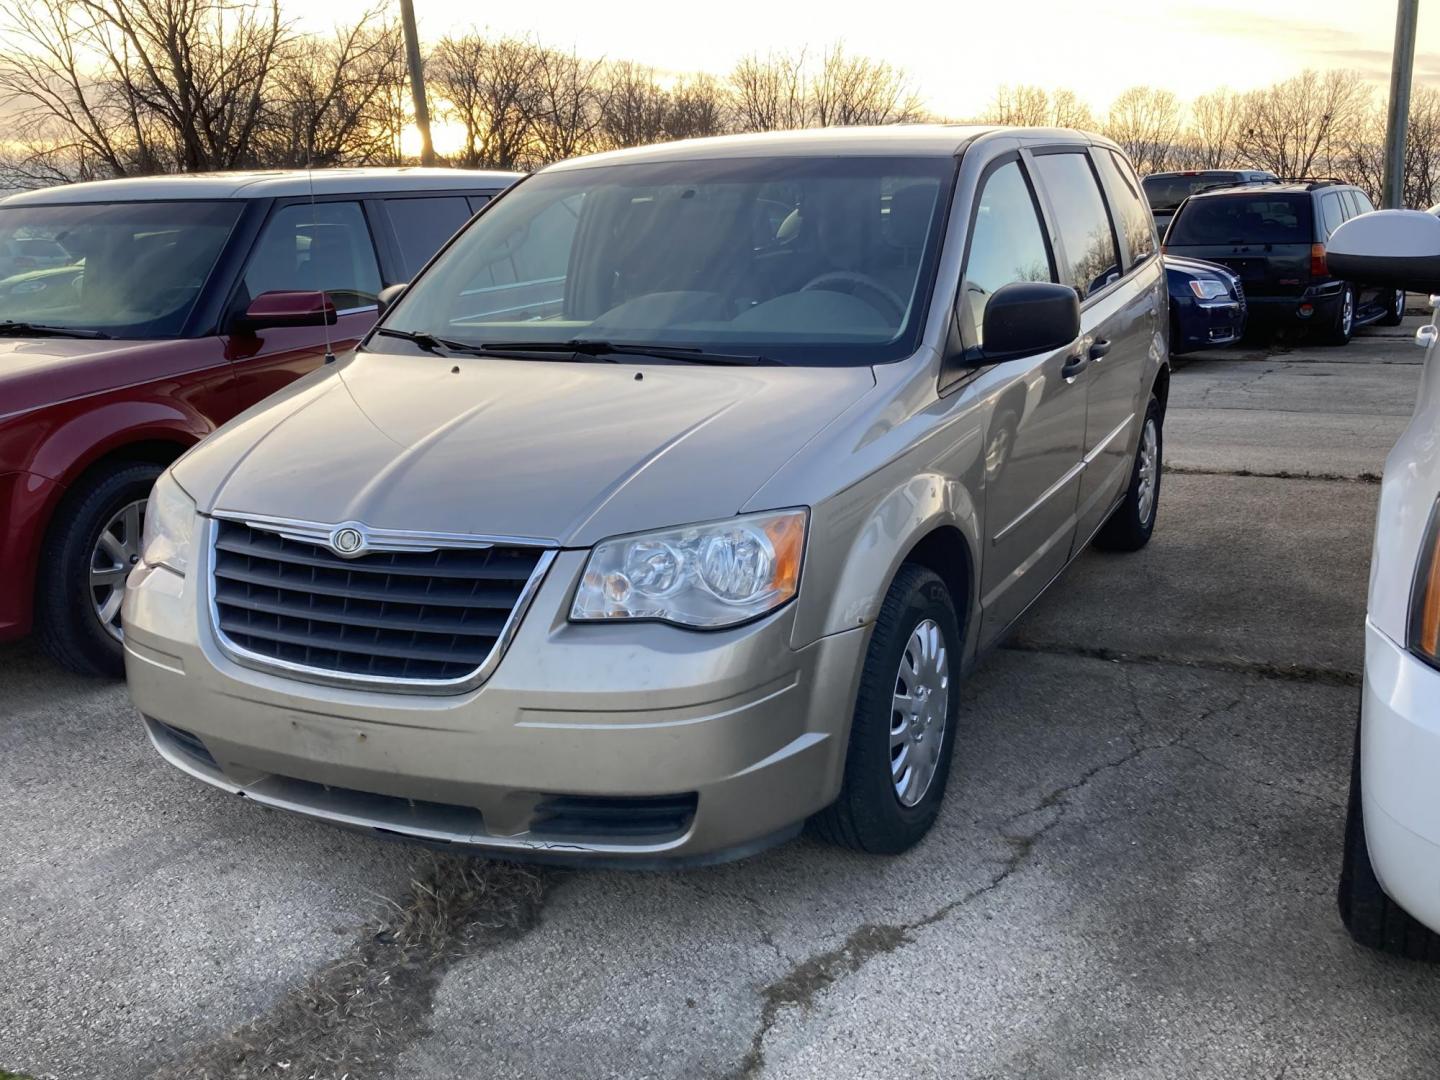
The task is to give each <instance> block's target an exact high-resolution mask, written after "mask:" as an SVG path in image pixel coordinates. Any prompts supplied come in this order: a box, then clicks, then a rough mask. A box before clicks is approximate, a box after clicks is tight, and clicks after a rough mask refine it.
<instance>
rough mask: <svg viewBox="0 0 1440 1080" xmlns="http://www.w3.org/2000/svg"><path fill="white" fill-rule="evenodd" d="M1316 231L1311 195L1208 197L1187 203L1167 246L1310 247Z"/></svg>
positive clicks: (1166, 240)
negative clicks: (1309, 244)
mask: <svg viewBox="0 0 1440 1080" xmlns="http://www.w3.org/2000/svg"><path fill="white" fill-rule="evenodd" d="M1312 231H1313V221H1312V217H1311V209H1310V196H1309V195H1207V196H1205V197H1204V198H1200V199H1192V200H1191V201H1190V202H1188V203H1186V204H1185V206H1184V208H1183V209H1182V210H1181V211H1180V213H1179V214H1177V215H1176V216H1175V220H1174V221H1172V222H1171V223H1170V231H1169V232H1168V233H1166V234H1165V244H1166V246H1167V247H1174V246H1176V245H1201V246H1206V245H1215V244H1221V245H1224V244H1308V243H1310V242H1311V237H1312Z"/></svg>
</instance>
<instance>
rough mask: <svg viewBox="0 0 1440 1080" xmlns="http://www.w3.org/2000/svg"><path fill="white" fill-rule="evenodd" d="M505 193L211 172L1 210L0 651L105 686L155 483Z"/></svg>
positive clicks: (492, 179)
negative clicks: (50, 663) (45, 657)
mask: <svg viewBox="0 0 1440 1080" xmlns="http://www.w3.org/2000/svg"><path fill="white" fill-rule="evenodd" d="M515 179H516V176H515V175H514V174H511V173H494V172H471V171H461V170H451V169H353V170H351V169H341V170H325V171H320V172H315V173H313V174H308V173H305V172H269V173H227V174H214V175H208V176H172V177H156V178H151V179H144V180H111V181H104V182H100V183H93V184H75V185H71V186H67V187H59V188H50V189H47V190H44V191H34V192H26V193H23V194H20V195H13V196H11V197H10V198H8V199H5V200H3V201H0V568H3V570H4V572H3V573H0V641H3V640H7V639H10V638H16V637H20V636H22V635H24V634H26V633H28V632H30V631H31V630H32V629H34V630H35V632H36V633H37V634H38V636H39V639H40V641H41V643H42V644H43V645H44V646H45V648H46V649H47V650H48V651H49V652H50V653H51V654H52V655H53V656H54V657H55V659H56V660H58V661H59V662H60V663H61V664H63V665H65V666H66V667H68V668H71V669H72V670H75V671H80V672H87V673H93V674H107V675H110V674H114V675H118V674H120V673H121V671H122V668H123V662H122V650H121V639H122V634H123V629H122V627H121V625H120V600H121V596H122V594H123V590H124V584H125V577H126V575H127V574H128V572H129V569H130V567H131V565H132V564H133V563H134V562H135V561H136V559H137V558H138V557H139V552H140V544H141V534H142V531H143V529H144V520H145V503H146V498H147V496H148V495H149V492H150V487H151V485H152V484H153V483H154V481H155V478H156V477H157V476H158V475H159V474H160V472H161V471H162V470H163V469H164V468H165V466H166V465H168V464H169V463H170V462H171V461H173V460H174V459H175V458H177V457H179V456H180V455H181V454H182V453H184V452H185V450H186V449H187V448H188V447H190V446H192V445H194V444H195V443H196V442H198V441H199V440H201V439H203V438H204V437H205V436H206V435H208V434H210V433H211V432H212V431H214V430H215V429H216V428H217V427H219V426H220V425H221V424H223V423H225V422H226V421H227V420H229V419H230V418H231V417H233V416H235V415H236V414H237V413H239V412H241V411H242V410H244V409H247V408H249V407H250V406H251V405H254V404H255V403H256V402H258V401H260V400H261V399H262V398H264V397H266V396H267V395H269V394H271V393H273V392H274V391H276V390H278V389H279V388H280V387H282V386H284V385H285V384H286V383H288V382H290V381H291V380H292V379H294V378H297V377H298V376H300V375H303V374H304V373H305V372H307V371H309V370H311V369H312V368H314V367H316V366H318V365H320V364H321V363H323V362H324V359H325V356H326V353H327V349H328V350H329V351H330V352H331V353H335V352H340V351H342V350H344V349H347V348H349V347H351V346H353V345H354V344H355V342H356V341H358V340H359V338H360V337H361V336H362V335H363V334H364V333H365V332H366V331H367V330H369V328H370V326H371V324H372V323H373V322H374V320H375V317H376V311H377V297H378V294H379V293H380V291H381V289H382V288H385V287H386V286H388V285H392V284H398V283H401V282H405V281H408V280H409V279H410V277H411V276H412V275H413V274H414V273H415V272H416V271H417V270H418V269H419V268H420V266H421V265H423V264H424V262H425V261H426V260H427V259H429V257H430V256H431V255H432V254H433V253H434V252H435V251H436V250H437V249H438V248H439V247H440V245H441V244H443V243H444V242H445V240H446V239H447V238H449V237H450V236H451V235H452V234H453V233H454V232H455V231H456V230H457V229H459V228H460V227H461V226H462V225H464V224H465V222H466V221H467V220H469V218H470V217H471V215H472V214H474V213H475V212H476V211H477V210H479V208H480V206H481V205H483V204H484V203H485V202H486V201H487V200H488V199H490V198H491V197H493V196H494V195H496V194H497V193H498V192H499V191H501V190H502V189H503V188H505V187H506V186H507V185H508V184H510V183H512V182H513V181H514V180H515ZM6 252H10V253H17V252H18V253H20V254H18V255H14V256H13V257H9V258H7V257H6V256H5V254H4V253H6ZM36 252H39V253H41V255H43V258H39V257H38V256H36V254H35V253H36ZM37 259H38V262H37Z"/></svg>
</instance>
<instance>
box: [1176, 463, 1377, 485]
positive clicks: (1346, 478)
mask: <svg viewBox="0 0 1440 1080" xmlns="http://www.w3.org/2000/svg"><path fill="white" fill-rule="evenodd" d="M1163 471H1164V472H1165V473H1167V474H1172V473H1173V474H1174V475H1176V476H1236V477H1241V478H1246V479H1254V480H1325V481H1329V482H1332V483H1340V484H1378V483H1380V474H1379V473H1373V472H1362V473H1356V474H1355V475H1353V476H1350V475H1348V474H1346V473H1333V472H1291V471H1289V470H1287V469H1276V470H1274V471H1273V472H1260V471H1258V470H1256V469H1207V468H1204V467H1203V466H1199V465H1169V464H1167V465H1165V466H1164V470H1163Z"/></svg>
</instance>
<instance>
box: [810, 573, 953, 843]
mask: <svg viewBox="0 0 1440 1080" xmlns="http://www.w3.org/2000/svg"><path fill="white" fill-rule="evenodd" d="M961 647H962V642H961V638H960V622H959V620H958V619H957V618H956V615H955V605H954V603H953V601H952V600H951V598H950V591H949V590H948V589H947V588H946V587H945V583H944V582H943V581H941V580H940V578H939V576H937V575H936V574H935V573H934V572H933V571H931V570H928V569H926V568H925V567H923V566H914V565H909V564H907V565H905V566H902V567H901V568H900V572H899V573H898V574H896V575H895V581H894V582H893V583H892V584H891V586H890V591H889V592H887V593H886V594H885V601H884V603H883V604H882V605H881V607H880V617H879V618H878V619H877V620H876V621H875V631H874V633H873V634H872V635H871V638H870V645H869V649H868V651H867V652H866V654H865V667H864V670H863V671H862V673H861V676H860V693H859V695H858V696H857V698H856V701H855V716H854V719H853V720H852V722H851V725H850V743H849V748H848V750H847V753H846V756H845V776H844V779H843V780H842V782H841V787H840V796H839V798H838V799H836V801H835V802H834V803H833V804H831V805H830V806H829V807H827V808H826V809H824V810H822V811H821V812H820V813H819V814H817V815H816V816H815V817H814V818H813V819H812V821H811V826H812V828H813V830H814V831H815V832H816V833H817V834H818V835H819V836H820V837H821V838H822V839H825V840H828V841H830V842H831V843H834V844H840V845H842V846H844V847H849V848H854V849H856V850H858V851H868V852H871V853H874V854H884V855H895V854H899V853H900V852H902V851H905V850H907V849H908V848H910V847H913V846H914V845H915V844H917V843H918V842H919V841H920V839H921V838H922V837H924V835H925V834H926V833H927V832H929V831H930V826H931V825H933V824H934V823H935V818H936V817H937V816H938V815H939V813H940V803H941V801H942V800H943V799H944V797H945V785H946V782H947V780H948V778H949V773H950V757H951V754H952V753H953V751H954V748H955V718H956V715H957V714H958V711H959V693H958V691H959V673H960V650H961Z"/></svg>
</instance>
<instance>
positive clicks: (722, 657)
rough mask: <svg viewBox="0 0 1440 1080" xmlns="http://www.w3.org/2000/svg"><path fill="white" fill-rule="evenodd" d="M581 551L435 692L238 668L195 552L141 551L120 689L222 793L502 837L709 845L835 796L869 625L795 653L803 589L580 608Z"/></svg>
mask: <svg viewBox="0 0 1440 1080" xmlns="http://www.w3.org/2000/svg"><path fill="white" fill-rule="evenodd" d="M586 556H587V553H586V552H576V551H567V552H561V553H559V555H558V556H557V558H556V559H555V562H554V563H553V564H552V566H551V568H550V570H549V572H548V574H547V575H546V578H545V580H544V582H543V583H542V584H541V586H540V589H539V592H538V593H537V594H536V597H535V600H534V602H533V604H532V606H531V608H530V610H529V612H528V614H527V615H526V617H525V619H524V620H523V621H522V622H521V624H520V627H519V630H518V632H517V633H516V636H515V638H514V640H513V641H512V642H511V643H510V646H509V649H508V651H507V652H506V654H505V656H504V657H503V659H502V660H501V661H500V663H499V665H498V667H496V669H495V671H494V673H493V674H492V675H491V676H490V678H489V679H488V680H487V681H486V682H485V683H484V684H483V685H481V686H480V687H479V688H477V689H474V690H471V691H468V692H466V693H462V694H455V695H450V696H440V697H437V696H430V695H411V694H383V693H374V692H370V691H364V690H355V689H347V688H342V687H325V686H317V685H313V684H309V683H301V682H296V681H293V680H290V679H287V678H283V677H280V676H277V675H274V674H269V673H265V672H261V671H256V670H252V669H249V668H245V667H241V666H239V665H237V664H235V663H234V662H233V661H231V660H230V659H228V658H227V657H226V656H225V654H224V653H223V652H221V650H220V648H219V646H218V644H217V642H216V641H215V637H214V634H213V632H212V630H211V628H210V625H209V619H208V615H207V614H205V608H204V605H203V599H202V598H201V597H200V596H197V592H200V591H202V590H199V589H197V588H196V583H197V581H198V582H199V583H202V584H203V582H204V580H205V578H204V575H205V574H207V573H208V572H209V568H208V566H207V565H204V558H203V555H202V558H201V565H198V566H196V567H194V568H193V569H192V571H191V576H190V577H188V578H183V579H182V578H181V577H179V576H178V575H176V574H174V573H172V572H170V571H168V570H165V569H155V568H150V567H143V566H142V567H141V568H140V569H139V570H137V571H136V573H135V574H133V575H132V576H131V579H130V582H129V584H128V586H127V592H126V602H125V611H124V617H125V628H126V669H127V674H128V676H129V681H130V691H131V695H132V697H133V699H134V701H135V704H136V706H137V707H138V708H139V710H140V712H141V713H142V714H143V715H144V717H145V718H146V721H147V727H148V729H149V732H150V736H151V739H152V741H153V742H154V743H155V745H156V748H157V749H158V750H159V751H160V753H161V754H162V755H163V756H164V757H165V758H166V759H167V760H169V761H170V762H171V763H172V764H174V765H176V766H178V767H179V768H182V769H184V770H185V771H186V772H189V773H190V774H192V775H194V776H197V777H199V778H200V779H202V780H205V781H207V782H209V783H211V784H214V785H215V786H217V787H221V788H223V789H225V790H228V791H231V792H235V793H239V794H242V795H245V796H247V797H248V798H251V799H253V800H254V801H257V802H261V803H265V804H268V805H271V806H276V807H280V808H283V809H287V810H293V811H298V812H301V813H305V814H310V815H312V816H315V817H319V818H324V819H327V820H330V821H334V822H336V823H339V824H343V825H349V826H354V827H359V828H369V829H374V830H378V831H382V832H386V833H398V834H401V835H404V836H408V837H412V838H415V839H418V840H422V841H429V842H437V843H447V844H458V845H465V846H473V847H476V848H482V849H489V850H493V851H495V852H498V853H509V854H512V855H529V856H540V857H545V856H548V857H552V858H561V859H582V858H589V859H597V858H598V859H602V860H627V861H636V860H640V861H649V860H711V859H716V858H722V857H724V856H725V855H726V854H729V853H735V852H739V853H744V852H745V851H748V850H752V849H753V848H754V847H755V846H756V845H757V843H763V842H764V841H767V840H770V839H775V838H783V837H784V836H786V835H788V834H790V833H792V832H793V831H794V830H795V829H796V828H797V827H798V825H799V824H800V823H801V822H803V820H804V819H805V818H806V817H808V816H809V815H810V814H813V813H814V812H815V811H817V810H819V809H821V808H822V807H823V806H825V805H826V804H827V803H829V802H831V801H832V800H833V799H834V798H835V796H836V794H837V793H838V791H839V784H840V778H841V771H842V769H843V765H844V750H845V744H846V739H847V738H848V733H849V723H850V716H851V712H852V709H853V703H854V699H855V689H856V680H857V679H858V673H859V669H860V664H861V660H862V658H863V652H864V649H865V646H866V643H867V641H868V634H869V629H868V627H863V628H858V629H856V630H853V631H849V632H846V633H842V634H836V635H833V636H830V637H826V638H822V639H820V640H819V641H817V642H814V643H813V644H811V645H809V646H807V647H805V648H803V649H798V650H797V649H792V648H791V646H790V635H791V629H792V624H793V621H794V614H793V612H794V606H793V605H791V606H789V607H786V608H784V609H782V610H781V611H779V612H777V613H776V614H774V615H772V616H770V617H769V618H766V619H763V620H761V621H759V622H756V623H753V624H750V625H748V626H744V627H740V628H737V629H734V630H728V631H722V632H709V633H702V632H694V631H686V630H681V629H678V628H675V627H670V626H664V625H659V624H646V623H636V624H596V625H577V624H572V623H570V622H568V621H567V620H566V618H565V614H566V612H568V610H569V604H570V596H571V592H572V590H573V587H574V583H575V581H576V580H577V579H578V577H579V575H580V573H581V570H582V568H583V564H584V562H585V559H586ZM557 807H560V808H561V809H560V810H558V811H557V809H556V808H557ZM577 808H578V809H577ZM657 808H658V809H657Z"/></svg>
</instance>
